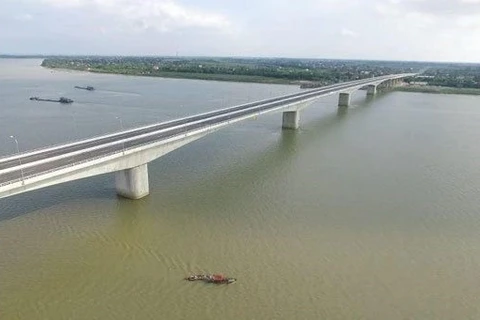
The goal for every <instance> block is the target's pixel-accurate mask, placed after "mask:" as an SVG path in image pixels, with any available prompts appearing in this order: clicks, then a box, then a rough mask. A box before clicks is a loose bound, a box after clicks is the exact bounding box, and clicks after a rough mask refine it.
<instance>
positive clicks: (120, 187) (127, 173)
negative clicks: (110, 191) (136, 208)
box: [115, 163, 150, 200]
mask: <svg viewBox="0 0 480 320" xmlns="http://www.w3.org/2000/svg"><path fill="white" fill-rule="evenodd" d="M115 187H116V189H117V194H118V195H119V196H121V197H124V198H128V199H133V200H136V199H140V198H143V197H145V196H147V195H148V194H149V193H150V190H149V187H148V167H147V164H146V163H145V164H142V165H140V166H138V167H135V168H130V169H125V170H122V171H117V172H115Z"/></svg>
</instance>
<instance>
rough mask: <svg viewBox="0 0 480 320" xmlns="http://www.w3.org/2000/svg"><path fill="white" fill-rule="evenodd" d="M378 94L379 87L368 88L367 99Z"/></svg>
mask: <svg viewBox="0 0 480 320" xmlns="http://www.w3.org/2000/svg"><path fill="white" fill-rule="evenodd" d="M376 94H377V86H376V85H374V84H371V85H368V86H367V97H373V96H375V95H376Z"/></svg>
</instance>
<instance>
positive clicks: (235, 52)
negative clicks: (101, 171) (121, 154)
mask: <svg viewBox="0 0 480 320" xmlns="http://www.w3.org/2000/svg"><path fill="white" fill-rule="evenodd" d="M0 53H3V54H47V55H48V54H68V55H142V56H143V55H155V56H164V55H168V56H173V55H179V56H244V57H291V58H330V59H374V60H377V59H378V60H417V61H455V62H457V61H458V62H480V0H255V1H253V0H0Z"/></svg>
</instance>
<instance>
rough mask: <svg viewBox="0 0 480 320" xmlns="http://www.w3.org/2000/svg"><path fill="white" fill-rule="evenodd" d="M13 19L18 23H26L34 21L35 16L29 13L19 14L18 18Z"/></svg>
mask: <svg viewBox="0 0 480 320" xmlns="http://www.w3.org/2000/svg"><path fill="white" fill-rule="evenodd" d="M13 19H15V20H17V21H23V22H26V21H30V20H32V19H33V16H32V15H31V14H28V13H22V14H18V15H16V16H14V17H13Z"/></svg>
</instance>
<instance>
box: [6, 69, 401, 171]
mask: <svg viewBox="0 0 480 320" xmlns="http://www.w3.org/2000/svg"><path fill="white" fill-rule="evenodd" d="M396 77H404V75H392V76H388V75H387V76H379V77H375V78H364V79H358V80H353V81H350V82H351V84H352V86H354V85H355V82H364V81H366V80H369V81H367V82H375V81H380V80H383V79H384V81H386V80H389V79H393V78H396ZM347 83H349V82H340V83H336V84H334V85H330V86H325V87H320V88H315V89H311V90H305V91H302V92H297V93H291V94H287V95H282V96H279V97H275V98H267V99H263V100H259V101H255V102H250V103H244V104H240V105H235V106H231V107H227V108H223V109H217V110H212V111H208V112H205V113H200V114H197V115H194V116H187V117H183V118H179V119H173V120H167V121H165V122H157V123H153V124H149V125H144V126H141V127H135V128H130V129H127V130H122V131H114V132H112V133H106V134H105V133H103V134H98V135H94V136H92V137H90V138H87V139H84V140H69V141H67V142H62V143H58V144H52V145H48V146H43V147H38V148H34V149H30V150H28V151H22V152H20V153H14V154H9V155H6V156H3V157H0V162H2V161H5V160H14V159H18V158H21V157H23V156H26V155H30V154H36V153H40V152H44V151H50V150H55V149H60V148H62V147H66V146H74V145H78V144H82V143H86V142H90V141H95V140H98V139H101V138H109V137H114V136H117V135H121V134H125V133H129V132H134V131H139V130H144V129H148V128H153V127H155V126H157V125H160V124H167V123H169V122H174V121H178V120H184V119H188V118H191V117H196V116H202V115H207V114H209V113H216V112H219V111H227V110H229V109H235V108H239V107H246V106H248V105H252V106H254V105H255V104H260V103H268V102H269V101H275V100H282V99H288V98H294V97H297V96H300V95H305V94H309V93H314V92H317V91H321V90H324V89H328V88H330V87H335V86H342V85H344V84H347Z"/></svg>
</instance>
